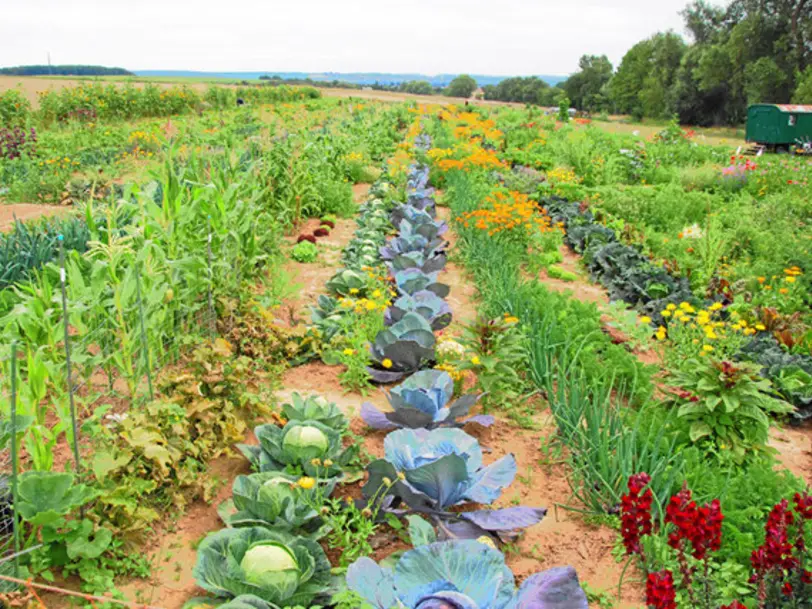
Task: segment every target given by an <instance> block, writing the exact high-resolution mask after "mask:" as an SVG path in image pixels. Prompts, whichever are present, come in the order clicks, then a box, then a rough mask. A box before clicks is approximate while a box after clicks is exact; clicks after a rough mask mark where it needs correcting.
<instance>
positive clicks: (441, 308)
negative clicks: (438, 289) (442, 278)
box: [384, 290, 451, 332]
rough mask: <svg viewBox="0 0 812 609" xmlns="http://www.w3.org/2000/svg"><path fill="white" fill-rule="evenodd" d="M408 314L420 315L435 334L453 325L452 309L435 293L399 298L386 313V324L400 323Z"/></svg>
mask: <svg viewBox="0 0 812 609" xmlns="http://www.w3.org/2000/svg"><path fill="white" fill-rule="evenodd" d="M407 313H418V314H420V315H421V316H422V317H423V318H424V319H425V320H426V321H427V322H429V324H431V329H432V330H434V331H435V332H436V331H437V330H442V329H443V328H445V327H446V326H448V324H450V323H451V307H450V306H449V304H448V303H447V302H446V301H445V300H443V299H442V298H440V297H439V296H437V294H435V293H434V292H429V291H428V290H422V291H420V292H415V293H414V294H412V295H409V294H405V295H403V296H401V297H400V298H398V299H397V300H396V301H395V302H393V303H392V305H391V306H390V307H389V308H388V309H386V312H385V313H384V323H385V324H386V325H387V326H391V325H393V324H395V323H397V322H399V321H400V320H401V319H403V317H404V316H405V315H406V314H407Z"/></svg>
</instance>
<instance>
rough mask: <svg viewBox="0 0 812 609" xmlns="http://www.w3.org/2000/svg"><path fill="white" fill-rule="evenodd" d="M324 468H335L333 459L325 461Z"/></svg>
mask: <svg viewBox="0 0 812 609" xmlns="http://www.w3.org/2000/svg"><path fill="white" fill-rule="evenodd" d="M324 467H333V460H332V459H325V460H324Z"/></svg>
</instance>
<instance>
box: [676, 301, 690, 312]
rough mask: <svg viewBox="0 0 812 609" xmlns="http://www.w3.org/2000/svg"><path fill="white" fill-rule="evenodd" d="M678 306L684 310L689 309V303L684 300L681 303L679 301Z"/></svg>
mask: <svg viewBox="0 0 812 609" xmlns="http://www.w3.org/2000/svg"><path fill="white" fill-rule="evenodd" d="M679 308H680V309H682V310H684V311H685V310H688V309H690V308H691V305H690V304H689V303H687V302H685V301H682V302H681V303H679Z"/></svg>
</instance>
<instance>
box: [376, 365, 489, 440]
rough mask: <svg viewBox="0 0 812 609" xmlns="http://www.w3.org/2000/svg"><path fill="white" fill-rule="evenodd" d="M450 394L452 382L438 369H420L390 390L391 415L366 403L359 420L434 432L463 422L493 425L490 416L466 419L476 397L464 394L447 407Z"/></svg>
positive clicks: (452, 389)
mask: <svg viewBox="0 0 812 609" xmlns="http://www.w3.org/2000/svg"><path fill="white" fill-rule="evenodd" d="M453 395H454V381H453V380H452V378H451V376H449V374H448V373H447V372H443V371H441V370H421V371H420V372H417V373H415V374H413V375H412V376H410V377H409V378H408V379H406V380H405V381H403V383H401V384H400V385H398V386H397V387H395V388H394V389H392V391H391V392H390V393H389V395H388V399H389V404H390V405H391V406H392V412H381V411H380V410H378V409H377V408H375V406H373V405H372V404H370V403H369V402H364V404H362V405H361V418H363V419H364V422H366V424H367V425H369V426H370V427H372V428H374V429H392V428H395V427H407V428H410V429H420V428H424V429H434V428H435V427H462V426H463V425H465V424H466V423H479V424H480V425H484V426H486V427H487V426H489V425H493V421H494V419H493V417H492V416H490V415H478V416H475V417H471V418H470V419H466V420H460V418H461V417H466V416H468V411H469V410H470V409H471V407H472V406H473V405H474V404H476V402H477V400H479V398H480V396H479V395H474V394H471V395H465V396H462V397H461V398H460V399H458V400H456V401H455V402H454V403H453V404H451V405H450V406H449V405H448V403H449V401H450V400H451V398H452V397H453Z"/></svg>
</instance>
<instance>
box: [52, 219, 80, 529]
mask: <svg viewBox="0 0 812 609" xmlns="http://www.w3.org/2000/svg"><path fill="white" fill-rule="evenodd" d="M57 239H58V241H59V282H60V284H61V286H62V319H63V321H64V324H63V325H64V327H65V368H66V371H67V377H68V401H69V404H70V419H71V424H72V426H73V460H74V461H75V462H76V475H77V477H78V476H79V475H80V474H81V473H82V464H81V462H80V461H79V422H78V421H77V419H76V403H75V402H74V399H73V367H72V366H71V361H70V333H69V331H68V327H69V326H70V320H69V319H68V292H67V289H66V288H65V240H64V237H63V236H62V235H59V237H57ZM82 517H84V508H82Z"/></svg>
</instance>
